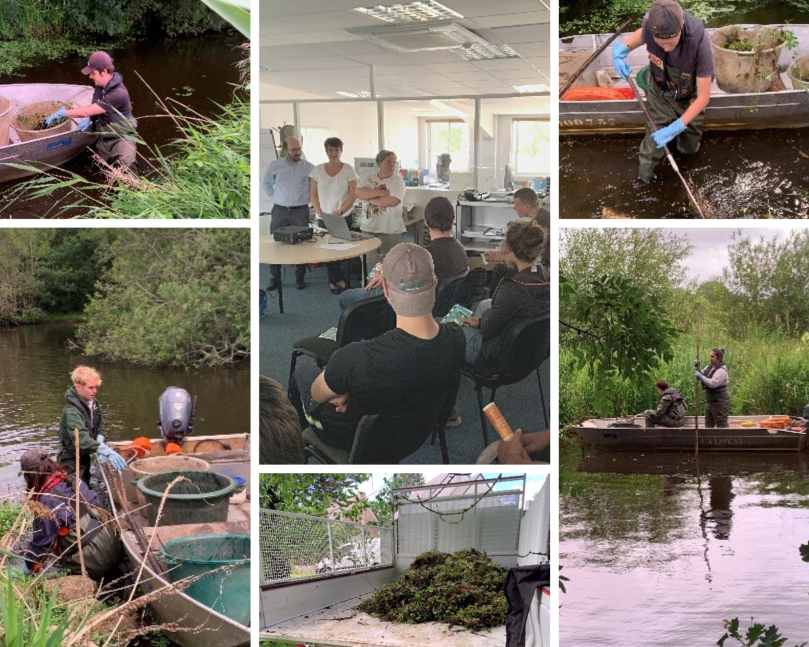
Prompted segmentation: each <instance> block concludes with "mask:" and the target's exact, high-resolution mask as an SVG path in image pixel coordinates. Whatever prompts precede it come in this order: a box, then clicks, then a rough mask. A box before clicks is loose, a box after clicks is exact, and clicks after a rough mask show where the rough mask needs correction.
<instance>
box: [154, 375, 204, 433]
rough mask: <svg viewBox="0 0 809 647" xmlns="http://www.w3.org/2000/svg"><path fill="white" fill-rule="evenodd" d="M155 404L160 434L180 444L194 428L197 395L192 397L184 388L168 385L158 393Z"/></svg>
mask: <svg viewBox="0 0 809 647" xmlns="http://www.w3.org/2000/svg"><path fill="white" fill-rule="evenodd" d="M157 404H158V412H159V414H160V420H158V421H157V426H158V427H159V428H160V435H161V436H162V437H163V438H164V439H166V440H168V441H169V442H172V443H177V444H178V445H181V444H182V442H183V440H185V437H186V436H188V435H189V434H190V433H191V432H192V431H193V430H194V413H195V412H196V410H197V396H194V397H193V398H192V397H191V396H190V395H189V394H188V391H186V390H185V389H181V388H180V387H178V386H170V387H168V388H167V389H166V390H165V391H163V393H162V394H161V395H160V398H159V399H158V401H157Z"/></svg>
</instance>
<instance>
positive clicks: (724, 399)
mask: <svg viewBox="0 0 809 647" xmlns="http://www.w3.org/2000/svg"><path fill="white" fill-rule="evenodd" d="M710 359H711V363H710V365H709V366H708V367H707V368H706V369H705V370H704V371H702V372H701V373H700V372H699V371H696V372H695V373H694V375H695V377H696V378H697V379H698V380H699V381H700V382H702V388H704V389H705V400H706V402H705V426H706V427H728V426H729V425H728V416H729V415H730V394H729V393H728V369H727V368H726V367H725V363H724V360H725V349H724V348H714V349H713V350H712V351H711V358H710Z"/></svg>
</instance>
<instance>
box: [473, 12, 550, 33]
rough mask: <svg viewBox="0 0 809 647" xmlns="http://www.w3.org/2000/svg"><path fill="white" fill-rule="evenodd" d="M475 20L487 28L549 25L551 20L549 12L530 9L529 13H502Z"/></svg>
mask: <svg viewBox="0 0 809 647" xmlns="http://www.w3.org/2000/svg"><path fill="white" fill-rule="evenodd" d="M475 22H476V23H477V24H478V25H480V26H481V27H486V28H488V29H496V28H503V27H531V26H533V25H549V24H550V22H551V12H550V11H547V10H543V11H532V12H530V13H502V14H496V15H492V16H487V17H485V18H476V19H475Z"/></svg>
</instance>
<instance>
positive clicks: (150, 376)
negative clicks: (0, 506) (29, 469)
mask: <svg viewBox="0 0 809 647" xmlns="http://www.w3.org/2000/svg"><path fill="white" fill-rule="evenodd" d="M74 331H75V328H74V326H72V325H69V324H46V325H38V326H22V327H19V328H0V358H2V361H0V495H4V494H6V493H7V492H15V491H18V490H20V489H21V485H22V480H21V479H20V477H19V476H18V475H17V472H18V470H19V458H20V455H21V454H22V453H23V452H24V451H25V450H26V449H28V448H30V447H34V446H40V447H46V448H49V449H51V450H54V451H56V450H57V449H58V440H57V434H58V430H59V418H60V417H61V413H62V407H63V405H64V393H65V390H67V388H68V387H69V386H70V385H71V381H70V376H69V373H70V371H72V370H73V368H75V367H76V366H77V365H78V364H88V365H90V366H93V367H95V368H96V370H98V371H99V372H100V373H101V377H102V380H103V384H102V385H101V388H100V389H99V390H98V403H99V405H100V406H101V409H102V413H103V415H104V420H105V424H106V429H107V431H106V437H107V439H108V440H131V439H133V438H137V437H138V436H148V437H150V438H155V437H157V436H158V435H159V431H158V429H157V425H156V422H157V418H158V411H157V400H158V398H159V397H160V394H161V393H162V392H163V390H164V389H165V388H166V387H169V386H179V387H182V388H184V389H186V390H187V391H188V392H189V393H190V394H191V395H192V396H194V395H196V396H198V402H197V415H196V422H195V425H194V432H193V433H194V435H195V436H202V435H210V434H226V433H249V431H250V370H249V363H248V362H244V363H243V364H241V365H239V366H238V367H236V368H218V369H189V370H184V369H177V368H161V369H148V368H141V367H136V366H131V365H129V364H124V363H115V362H109V361H104V360H101V359H97V358H86V357H82V355H81V354H80V353H79V352H77V351H69V350H67V346H66V344H67V341H68V339H70V338H71V337H72V336H73V334H74Z"/></svg>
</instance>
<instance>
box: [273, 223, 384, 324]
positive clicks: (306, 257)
mask: <svg viewBox="0 0 809 647" xmlns="http://www.w3.org/2000/svg"><path fill="white" fill-rule="evenodd" d="M333 243H334V245H333ZM339 243H345V244H346V245H351V246H352V247H350V248H349V249H342V248H341V247H342V246H341V245H339ZM381 244H382V241H381V240H379V238H377V237H376V236H372V237H370V238H365V239H362V240H341V239H340V238H334V237H333V236H332V235H331V234H323V235H319V234H317V235H315V236H313V237H312V239H311V240H308V241H304V242H300V243H295V244H294V245H293V244H290V243H282V242H278V241H276V240H274V239H273V236H272V234H267V235H264V236H260V237H259V246H258V261H259V263H264V264H268V265H303V264H304V263H305V264H307V265H308V264H313V263H331V262H333V261H345V260H348V259H350V258H357V257H358V256H360V257H361V258H362V283H363V285H365V277H366V276H367V275H368V268H367V263H366V258H365V255H366V254H368V253H370V252H373V251H374V250H376V249H379V246H380V245H381ZM283 289H284V288H283V281H281V282H280V283H279V285H278V308H279V310H280V312H281V314H284V292H283Z"/></svg>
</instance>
